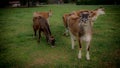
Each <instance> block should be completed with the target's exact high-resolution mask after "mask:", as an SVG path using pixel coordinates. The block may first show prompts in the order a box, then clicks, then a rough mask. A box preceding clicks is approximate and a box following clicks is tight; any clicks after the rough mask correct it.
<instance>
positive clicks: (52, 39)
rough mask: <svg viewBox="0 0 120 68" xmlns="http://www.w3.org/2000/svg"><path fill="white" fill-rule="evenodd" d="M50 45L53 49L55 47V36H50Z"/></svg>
mask: <svg viewBox="0 0 120 68" xmlns="http://www.w3.org/2000/svg"><path fill="white" fill-rule="evenodd" d="M48 43H49V44H51V45H52V47H53V46H54V45H55V38H54V37H53V36H50V37H49V39H48Z"/></svg>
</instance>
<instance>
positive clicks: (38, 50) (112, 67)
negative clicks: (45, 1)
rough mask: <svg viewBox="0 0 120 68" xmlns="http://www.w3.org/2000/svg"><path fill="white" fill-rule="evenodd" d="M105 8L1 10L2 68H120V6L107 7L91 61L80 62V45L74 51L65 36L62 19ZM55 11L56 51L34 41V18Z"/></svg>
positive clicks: (96, 26)
mask: <svg viewBox="0 0 120 68" xmlns="http://www.w3.org/2000/svg"><path fill="white" fill-rule="evenodd" d="M100 6H103V5H79V6H76V5H72V4H65V5H45V6H40V7H31V8H1V9H0V68H42V67H43V68H102V67H103V68H118V67H119V65H120V44H119V43H120V36H119V35H120V9H119V8H120V6H118V5H117V6H112V5H111V6H110V5H109V6H107V5H104V6H103V7H104V8H105V12H106V14H105V15H101V16H100V17H99V18H98V19H97V20H96V21H95V24H94V27H93V31H94V33H93V39H92V42H91V49H90V55H91V60H90V61H87V60H86V58H85V54H86V51H85V45H83V50H82V59H81V60H79V59H78V58H77V54H78V42H76V47H75V49H74V50H72V49H71V40H70V36H69V37H65V36H63V32H64V25H63V21H62V15H63V14H64V13H69V12H72V11H74V10H82V9H87V10H93V9H96V8H98V7H100ZM50 9H51V10H52V11H53V16H52V17H51V18H50V29H51V32H52V34H53V35H54V36H55V39H56V47H55V48H51V47H50V45H48V44H47V43H46V40H45V37H44V35H42V38H41V42H40V43H37V39H34V38H33V29H32V14H33V12H35V11H48V10H50Z"/></svg>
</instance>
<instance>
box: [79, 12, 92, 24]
mask: <svg viewBox="0 0 120 68" xmlns="http://www.w3.org/2000/svg"><path fill="white" fill-rule="evenodd" d="M91 15H92V12H90V11H82V12H80V13H79V18H80V24H84V25H85V24H87V23H89V22H90V21H91Z"/></svg>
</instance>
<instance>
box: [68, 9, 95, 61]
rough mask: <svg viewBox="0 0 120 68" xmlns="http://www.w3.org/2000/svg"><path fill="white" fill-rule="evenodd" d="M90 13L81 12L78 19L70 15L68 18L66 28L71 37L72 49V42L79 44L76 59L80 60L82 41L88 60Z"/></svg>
mask: <svg viewBox="0 0 120 68" xmlns="http://www.w3.org/2000/svg"><path fill="white" fill-rule="evenodd" d="M92 14H93V13H92V12H90V11H82V12H81V13H80V15H79V17H76V15H71V16H69V17H68V28H69V33H70V36H71V42H72V49H74V40H76V39H77V40H78V42H79V53H78V58H79V59H81V50H82V44H81V43H82V41H85V42H86V50H87V54H86V59H87V60H90V55H89V49H90V41H91V38H92V24H91V23H92V17H91V16H92Z"/></svg>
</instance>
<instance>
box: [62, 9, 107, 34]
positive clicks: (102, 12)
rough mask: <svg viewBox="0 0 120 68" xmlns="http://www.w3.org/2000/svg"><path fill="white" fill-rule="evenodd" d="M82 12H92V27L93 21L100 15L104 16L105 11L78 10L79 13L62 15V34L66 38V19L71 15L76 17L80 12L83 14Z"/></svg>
mask: <svg viewBox="0 0 120 68" xmlns="http://www.w3.org/2000/svg"><path fill="white" fill-rule="evenodd" d="M84 11H91V12H92V16H91V17H92V21H93V22H92V25H93V24H94V21H96V19H97V18H98V16H100V15H102V14H105V11H104V8H102V7H100V8H98V9H95V10H79V11H73V12H72V13H69V14H64V15H63V23H64V26H65V32H64V35H66V36H68V25H67V18H68V17H69V16H71V15H73V14H74V15H76V16H79V15H80V13H81V12H84Z"/></svg>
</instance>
